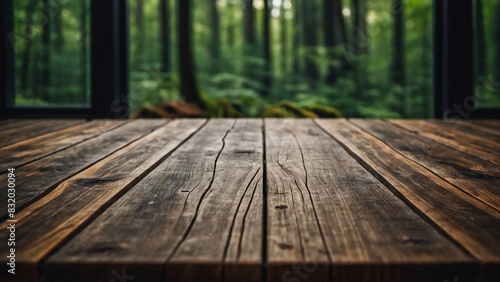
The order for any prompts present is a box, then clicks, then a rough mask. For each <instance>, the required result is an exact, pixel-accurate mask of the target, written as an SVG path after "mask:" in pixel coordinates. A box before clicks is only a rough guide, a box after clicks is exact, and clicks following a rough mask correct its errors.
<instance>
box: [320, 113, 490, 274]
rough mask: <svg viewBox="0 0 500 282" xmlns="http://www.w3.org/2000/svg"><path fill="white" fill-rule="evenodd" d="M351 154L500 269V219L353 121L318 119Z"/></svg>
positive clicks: (456, 238) (388, 185)
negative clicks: (464, 197) (456, 192)
mask: <svg viewBox="0 0 500 282" xmlns="http://www.w3.org/2000/svg"><path fill="white" fill-rule="evenodd" d="M317 123H318V124H319V125H320V126H321V127H322V128H323V129H324V130H325V131H326V132H328V133H329V134H330V135H331V136H332V137H333V138H335V139H336V140H338V141H339V142H340V143H341V144H342V146H343V147H344V148H346V150H348V151H349V152H350V153H351V154H352V155H353V156H355V157H356V159H357V160H358V161H359V162H360V163H361V164H362V165H363V166H364V167H365V168H366V169H368V170H369V171H370V172H371V173H372V174H373V175H375V176H376V177H377V178H379V180H381V181H382V182H383V183H384V184H386V186H387V187H389V188H390V189H391V190H392V191H393V192H394V193H395V194H397V195H399V196H400V197H401V198H402V199H403V200H404V201H405V202H407V203H408V204H409V205H410V206H411V207H413V208H414V209H415V211H417V212H418V213H419V214H420V215H421V216H422V217H424V218H427V219H428V220H429V221H430V222H432V223H433V224H434V225H435V226H437V227H439V228H440V229H441V230H442V231H443V232H445V233H446V234H448V235H449V236H450V238H453V239H454V240H455V241H456V242H457V243H459V244H460V245H462V246H463V247H464V248H465V249H466V250H467V251H468V252H470V253H471V254H473V255H474V256H475V257H476V258H477V259H479V260H480V261H481V262H482V263H483V264H484V265H487V264H489V265H492V266H494V267H500V241H499V240H497V239H498V238H500V218H499V217H498V216H493V215H491V214H490V213H487V212H485V211H484V210H482V209H479V208H478V207H476V206H474V205H472V204H470V203H469V202H467V201H465V200H464V199H462V198H460V197H458V196H457V195H456V194H454V193H453V192H451V191H453V190H454V187H450V184H449V183H448V182H446V181H444V180H443V179H441V178H439V177H437V176H436V175H435V174H434V173H432V172H430V171H429V170H427V169H425V168H423V167H421V166H420V165H418V164H416V163H415V162H413V161H411V160H409V159H407V158H405V157H403V156H401V155H400V154H399V153H397V152H396V151H394V150H393V149H391V148H390V147H388V146H387V145H386V144H384V143H383V142H382V141H380V140H378V139H377V138H375V137H373V136H372V135H369V134H367V133H365V132H364V131H362V130H360V129H359V128H358V127H355V126H354V125H352V124H351V123H349V122H347V121H339V120H317Z"/></svg>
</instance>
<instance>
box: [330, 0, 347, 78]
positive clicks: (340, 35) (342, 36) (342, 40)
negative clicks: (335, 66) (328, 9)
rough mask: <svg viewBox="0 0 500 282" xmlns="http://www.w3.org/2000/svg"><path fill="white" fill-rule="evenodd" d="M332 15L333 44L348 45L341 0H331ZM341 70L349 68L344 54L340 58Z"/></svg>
mask: <svg viewBox="0 0 500 282" xmlns="http://www.w3.org/2000/svg"><path fill="white" fill-rule="evenodd" d="M333 17H334V26H335V27H334V35H335V36H334V41H335V46H339V45H344V46H350V45H349V41H348V39H347V30H346V26H345V19H344V15H343V14H342V0H335V1H333ZM340 60H341V70H342V71H347V70H349V61H348V60H347V58H346V57H345V56H342V57H341V58H340Z"/></svg>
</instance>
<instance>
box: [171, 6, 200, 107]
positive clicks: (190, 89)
mask: <svg viewBox="0 0 500 282" xmlns="http://www.w3.org/2000/svg"><path fill="white" fill-rule="evenodd" d="M177 3H178V4H177V5H178V9H179V13H178V14H179V23H178V24H177V28H178V30H179V31H178V36H179V40H178V43H179V48H178V49H179V74H180V78H181V89H180V90H181V96H182V97H183V99H184V101H186V102H188V103H193V104H196V105H198V106H199V107H201V108H204V107H205V105H204V104H203V101H202V99H201V96H200V93H199V90H198V84H197V81H196V73H195V72H196V68H195V65H194V58H193V50H192V47H193V46H192V35H193V30H192V19H191V0H178V2H177Z"/></svg>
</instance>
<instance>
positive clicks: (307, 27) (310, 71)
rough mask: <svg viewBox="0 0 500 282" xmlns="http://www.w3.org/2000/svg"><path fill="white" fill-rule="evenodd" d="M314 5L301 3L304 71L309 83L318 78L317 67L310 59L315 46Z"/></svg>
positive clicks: (306, 1)
mask: <svg viewBox="0 0 500 282" xmlns="http://www.w3.org/2000/svg"><path fill="white" fill-rule="evenodd" d="M315 4H316V3H314V1H309V0H303V1H302V10H303V13H302V24H303V28H302V34H303V37H304V45H305V47H306V48H307V51H306V58H305V68H306V69H305V70H306V75H307V77H309V79H310V80H311V81H315V80H317V79H318V77H319V71H318V67H317V66H316V63H315V62H314V60H313V59H311V55H312V56H314V55H315V53H316V51H315V50H314V48H315V47H316V45H317V43H318V42H317V36H316V32H317V27H316V21H315V16H314V15H315V14H316V9H315V8H316V7H315V6H316V5H315Z"/></svg>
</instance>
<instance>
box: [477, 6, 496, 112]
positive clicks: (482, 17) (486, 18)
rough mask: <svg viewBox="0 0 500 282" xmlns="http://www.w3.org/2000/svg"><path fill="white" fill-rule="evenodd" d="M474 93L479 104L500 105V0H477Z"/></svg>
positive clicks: (486, 105)
mask: <svg viewBox="0 0 500 282" xmlns="http://www.w3.org/2000/svg"><path fill="white" fill-rule="evenodd" d="M474 3H475V7H474V30H475V36H474V48H475V84H476V88H475V91H474V93H475V95H476V98H477V101H478V104H479V106H480V107H489V106H495V107H498V106H500V63H499V62H500V17H499V15H500V0H475V1H474Z"/></svg>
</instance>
